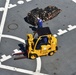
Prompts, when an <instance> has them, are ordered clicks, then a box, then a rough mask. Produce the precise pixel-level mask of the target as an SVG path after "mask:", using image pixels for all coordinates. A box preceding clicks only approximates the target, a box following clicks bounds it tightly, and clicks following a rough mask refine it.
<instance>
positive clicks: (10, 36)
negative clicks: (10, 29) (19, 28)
mask: <svg viewBox="0 0 76 75" xmlns="http://www.w3.org/2000/svg"><path fill="white" fill-rule="evenodd" d="M1 37H5V38H10V39H14V40H18V41H20V42H22V43H24V44H25V40H23V39H21V38H19V37H16V36H12V35H3V34H2V35H1Z"/></svg>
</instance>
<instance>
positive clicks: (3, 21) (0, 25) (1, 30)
mask: <svg viewBox="0 0 76 75" xmlns="http://www.w3.org/2000/svg"><path fill="white" fill-rule="evenodd" d="M9 2H10V0H6V4H5V9H4V12H3V16H2V20H1V24H0V35H2V33H3V28H4V24H5V20H6V15H7V11H8V5H9ZM0 42H1V36H0Z"/></svg>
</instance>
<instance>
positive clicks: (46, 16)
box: [24, 6, 61, 26]
mask: <svg viewBox="0 0 76 75" xmlns="http://www.w3.org/2000/svg"><path fill="white" fill-rule="evenodd" d="M60 12H61V9H58V8H57V7H56V6H47V7H45V8H44V9H42V8H41V9H39V8H38V7H37V8H35V9H33V10H31V11H30V12H29V13H28V14H27V16H26V17H25V18H24V19H25V21H26V22H27V23H29V24H31V25H33V26H36V25H38V24H37V23H38V20H37V17H39V18H41V19H42V21H43V22H45V21H48V20H51V19H53V18H54V17H56V16H57V15H58V14H59V13H60Z"/></svg>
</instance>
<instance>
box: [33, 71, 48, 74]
mask: <svg viewBox="0 0 76 75" xmlns="http://www.w3.org/2000/svg"><path fill="white" fill-rule="evenodd" d="M33 75H48V74H43V73H39V72H35V73H34V74H33Z"/></svg>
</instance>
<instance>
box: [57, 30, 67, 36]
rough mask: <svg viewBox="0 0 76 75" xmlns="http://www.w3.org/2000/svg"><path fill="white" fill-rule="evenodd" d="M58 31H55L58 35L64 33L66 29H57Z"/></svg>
mask: <svg viewBox="0 0 76 75" xmlns="http://www.w3.org/2000/svg"><path fill="white" fill-rule="evenodd" d="M58 31H59V32H58V33H57V34H58V35H62V34H64V33H66V32H67V30H62V29H59V30H58Z"/></svg>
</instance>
